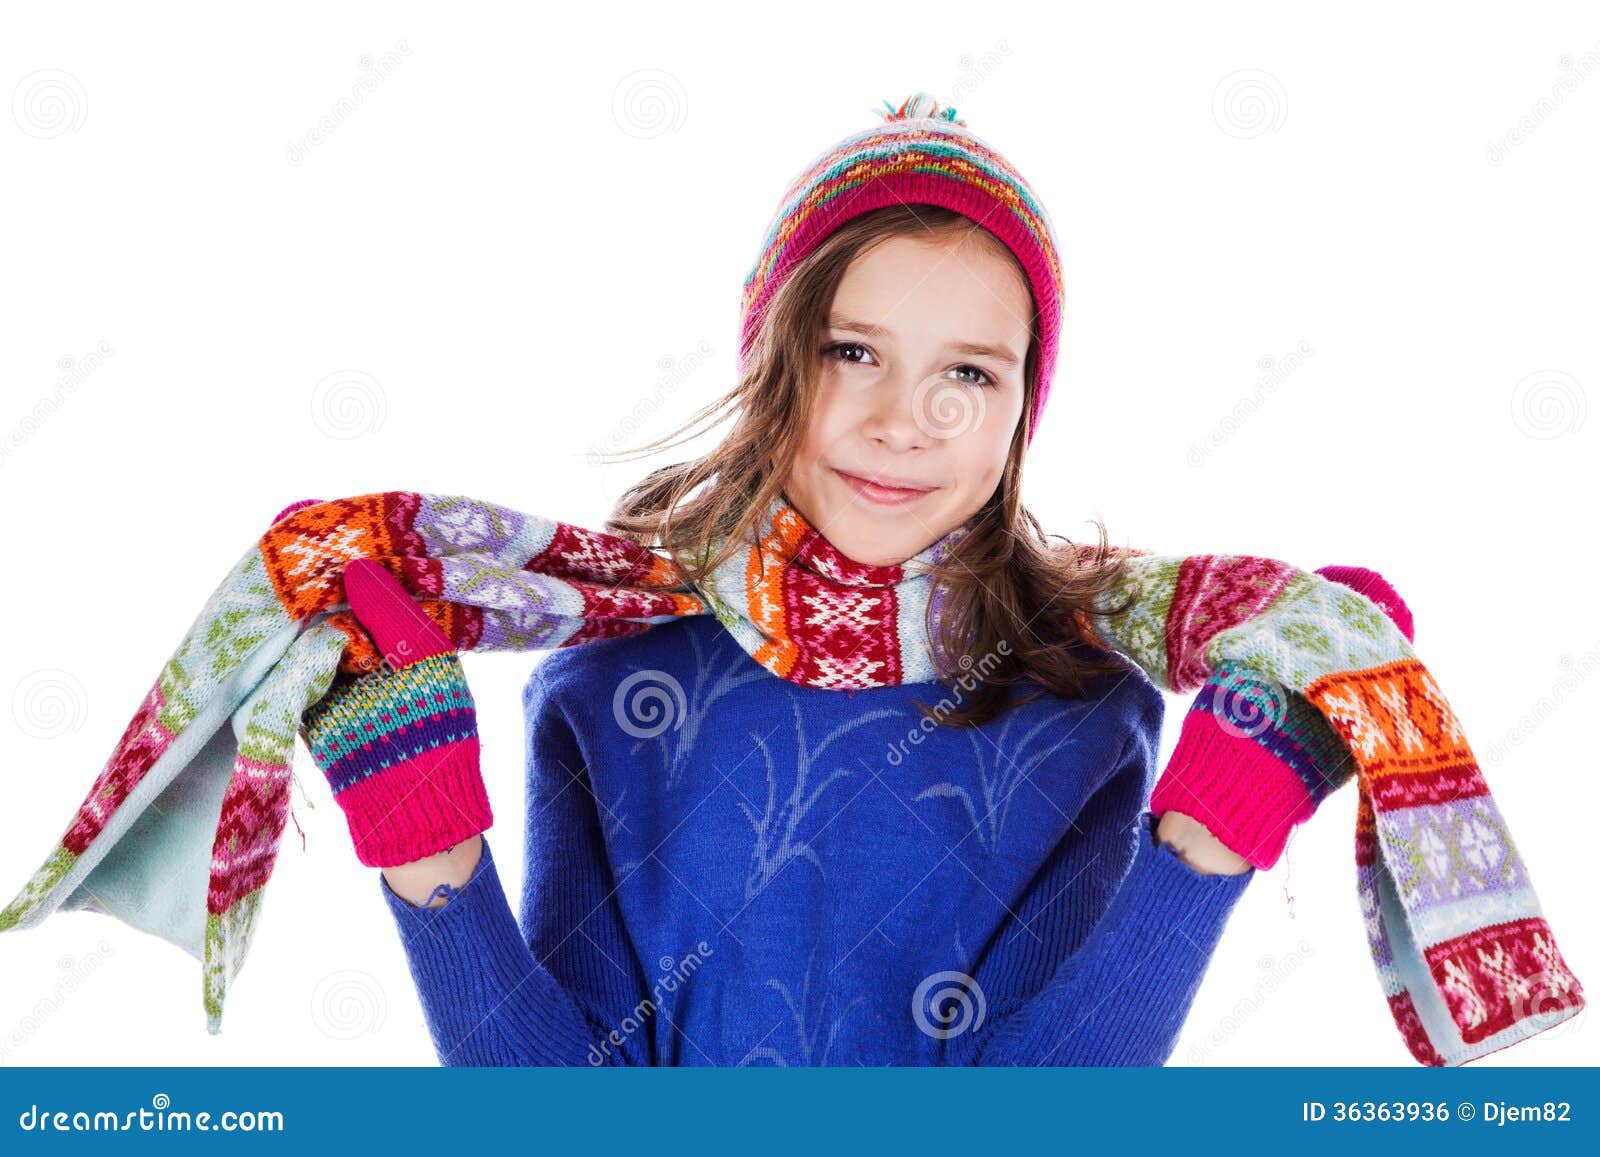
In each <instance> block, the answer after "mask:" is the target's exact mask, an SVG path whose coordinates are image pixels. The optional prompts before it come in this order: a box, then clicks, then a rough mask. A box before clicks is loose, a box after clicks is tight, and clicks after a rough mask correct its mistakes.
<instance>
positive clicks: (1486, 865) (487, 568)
mask: <svg viewBox="0 0 1600 1157" xmlns="http://www.w3.org/2000/svg"><path fill="white" fill-rule="evenodd" d="M965 531H966V528H964V527H963V528H958V529H956V530H954V531H951V532H950V533H948V534H947V535H945V536H944V537H943V538H941V539H940V540H939V541H938V542H936V543H934V544H933V545H931V546H929V547H928V548H927V549H926V550H924V551H922V552H921V553H919V554H918V555H917V556H915V557H914V558H912V559H908V560H907V561H906V562H905V563H904V564H902V565H900V566H875V565H864V564H860V563H857V562H854V561H852V560H851V559H849V558H847V557H845V556H844V555H843V554H841V553H840V552H839V551H838V550H837V549H835V548H834V547H833V546H832V545H831V544H829V543H828V541H827V539H825V538H824V537H823V536H822V535H821V534H820V533H819V532H818V531H817V530H816V529H815V528H814V527H812V526H810V525H808V523H807V522H806V520H805V519H804V518H803V517H802V516H801V515H800V513H799V512H798V511H797V510H796V509H795V508H794V507H793V506H791V505H790V504H789V503H788V502H787V501H786V500H784V499H783V498H781V497H780V498H778V499H776V500H774V501H773V502H772V503H771V504H770V505H769V507H768V508H767V509H766V511H765V512H764V513H763V516H762V518H761V520H760V522H759V525H758V533H757V534H755V535H754V536H752V538H751V540H750V541H749V542H748V544H747V545H746V546H744V547H742V548H741V549H740V550H737V551H735V552H733V553H732V554H730V556H729V558H728V559H726V560H724V562H723V563H721V564H720V565H719V566H718V567H717V568H716V570H715V571H714V572H713V573H712V575H710V576H709V578H708V580H707V581H706V582H704V583H702V584H701V585H699V586H693V585H691V584H689V583H687V582H685V581H684V580H683V579H682V577H681V572H680V570H679V566H678V562H677V561H674V560H673V559H670V558H668V557H665V556H663V555H661V554H658V553H656V552H653V551H651V550H649V549H647V548H645V547H642V546H640V545H638V544H636V543H633V542H631V541H629V540H627V539H623V538H620V537H617V536H614V535H610V534H606V533H602V532H596V531H590V530H585V529H582V528H580V527H576V526H573V525H570V524H568V523H564V522H558V521H554V520H552V519H549V518H542V517H539V516H537V515H533V514H526V513H523V512H521V511H517V510H513V509H509V508H507V507H504V506H498V505H495V504H493V503H490V502H484V501H479V500H476V499H472V498H465V497H459V496H452V495H432V494H417V493H411V492H407V491H388V492H383V493H376V494H365V495H361V496H358V497H353V498H344V499H339V500H335V501H331V502H321V503H316V504H314V505H310V506H306V507H304V508H302V509H299V510H297V511H295V512H293V513H291V514H289V515H288V516H287V517H284V518H283V519H282V520H281V521H279V522H277V523H276V524H275V525H274V526H273V527H272V528H271V529H270V530H268V532H267V533H266V534H264V535H262V536H261V538H260V539H259V540H258V541H257V542H256V543H255V544H254V545H252V546H251V547H250V549H249V550H248V551H247V552H246V553H245V554H244V556H243V557H242V558H241V559H240V560H239V562H238V563H237V565H235V566H234V567H233V569H232V570H231V571H229V573H228V574H227V576H226V577H225V578H224V579H223V580H222V582H221V584H220V585H218V586H217V588H216V590H215V591H213V592H212V595H211V597H210V599H209V600H208V601H207V602H206V604H205V606H204V608H203V609H202V610H201V611H200V613H199V616H198V617H197V618H196V619H195V621H194V624H193V625H192V626H191V627H190V629H189V631H188V633H187V634H186V635H185V636H184V639H183V641H182V642H181V643H180V644H179V646H178V648H177V650H176V651H174V652H173V654H172V656H171V657H170V658H169V659H168V660H167V662H166V664H165V666H163V667H162V669H161V672H160V674H159V676H158V677H157V678H156V680H155V682H154V683H153V684H152V685H151V687H150V689H149V691H148V692H147V693H146V694H145V696H144V699H143V702H142V703H141V704H140V706H139V708H138V710H137V711H136V712H135V714H134V716H133V718H132V719H131V720H130V721H129V723H128V725H127V728H126V729H125V730H124V732H123V734H122V737H121V739H120V740H119V741H118V743H117V745H116V747H115V749H114V750H113V751H112V753H111V756H110V758H109V760H108V761H107V763H106V764H105V767H104V769H103V770H102V771H101V772H100V774H99V776H98V777H97V778H96V779H95V781H94V784H93V786H92V787H91V788H90V790H89V793H88V795H87V796H86V797H85V799H84V801H83V803H82V805H81V806H80V807H79V809H78V811H77V814H76V815H75V816H74V817H73V819H72V822H71V824H70V825H69V826H68V827H67V829H66V833H65V834H64V835H63V836H62V837H61V839H60V840H59V842H58V843H57V844H56V846H55V847H54V848H53V849H52V851H51V852H50V854H49V856H48V858H47V859H46V860H45V862H44V863H43V865H42V866H41V867H40V868H39V869H38V871H37V872H35V873H34V875H33V877H32V878H31V879H30V880H29V881H28V882H27V884H26V886H25V887H24V888H23V889H22V890H21V892H20V893H19V894H18V895H17V896H16V898H15V899H14V900H13V901H12V902H11V903H10V904H9V905H8V906H7V907H6V908H5V909H4V911H0V930H5V929H10V928H25V927H29V926H32V925H34V924H37V923H39V922H40V921H41V920H43V919H44V918H45V917H46V916H47V915H49V914H50V913H52V912H54V911H56V910H58V909H87V910H92V911H98V912H103V913H106V914H109V915H112V916H114V917H116V918H118V919H120V920H123V921H124V922H126V923H128V924H131V925H133V926H135V927H138V928H141V929H143V930H145V931H148V932H151V933H152V934H154V935H157V936H160V937H162V938H163V939H166V940H168V941H170V942H171V943H173V944H176V945H178V946H179V947H181V948H183V949H185V950H187V951H188V952H190V953H191V954H192V955H194V956H195V957H196V958H197V959H199V960H200V961H201V962H202V964H203V977H204V980H203V984H204V1003H205V1009H206V1013H207V1027H208V1029H209V1030H210V1031H212V1032H217V1031H220V1027H221V1017H222V1010H223V1005H224V1001H225V998H226V996H227V993H228V990H229V987H230V985H231V984H232V982H233V981H234V979H235V978H236V977H237V975H238V972H239V969H240V966H241V965H242V964H243V962H244V958H245V954H246V951H247V950H248V948H249V946H250V941H251V936H252V932H253V930H254V926H255V922H256V918H257V916H258V914H259V912H260V907H261V901H262V895H263V893H264V890H265V887H266V884H267V881H268V879H269V878H270V876H271V874H272V868H273V865H274V862H275V861H276V858H277V854H278V846H279V841H280V838H281V837H282V835H283V830H284V823H285V819H286V816H287V814H288V809H289V792H290V783H291V778H292V771H291V767H292V762H293V756H294V742H295V736H296V734H297V733H298V732H299V730H300V727H301V720H302V716H303V714H304V713H305V711H306V710H307V708H309V707H310V706H311V705H312V704H314V703H316V702H317V701H318V700H319V699H320V698H321V696H322V695H323V694H324V692H326V691H327V689H328V687H329V685H330V683H331V682H332V680H333V678H334V675H335V673H336V672H337V671H341V670H342V671H349V672H361V671H366V670H371V669H374V668H375V667H376V666H377V665H378V664H379V662H380V657H379V656H378V655H377V653H376V649H375V648H374V646H373V644H372V641H371V639H370V638H369V637H368V635H367V634H366V632H365V630H364V629H363V628H362V627H361V625H360V623H359V622H358V621H357V620H356V619H355V618H354V616H353V615H352V614H351V613H350V610H349V606H348V604H347V603H345V602H343V601H342V598H343V586H342V581H341V576H342V573H343V568H344V566H345V564H346V563H348V562H349V561H350V560H352V559H356V558H362V557H367V558H374V559H376V560H378V561H379V562H380V563H382V564H383V565H385V566H386V567H388V568H389V569H390V571H391V572H392V573H394V574H395V575H396V577H397V578H399V579H400V581H401V582H402V584H403V585H404V586H405V587H406V589H407V590H408V591H410V592H411V593H412V594H414V595H415V596H417V598H418V600H419V605H420V606H421V607H422V609H423V610H424V611H425V613H427V614H428V615H429V616H430V617H431V618H432V619H433V620H434V621H435V622H437V623H438V624H439V625H440V626H441V627H442V628H443V629H444V630H445V632H446V633H447V634H448V635H449V637H450V639H451V640H452V641H453V642H454V643H455V645H456V646H457V648H458V649H459V650H461V651H493V650H501V651H507V650H509V651H528V650H543V649H551V648H555V647H565V646H572V645H576V644H580V643H584V642H588V641H591V640H594V639H601V638H611V637H616V636H621V635H631V634H636V633H638V632H641V631H645V630H648V629H649V628H650V627H651V626H653V625H654V624H656V623H660V622H665V621H669V620H672V619H675V618H678V617H681V616H685V615H698V614H707V613H710V614H715V615H716V616H717V618H718V619H719V620H720V621H721V622H722V623H723V624H724V625H725V626H726V627H727V628H728V630H729V631H730V632H731V633H732V634H733V635H734V637H735V638H736V639H737V640H738V641H739V643H740V644H741V645H742V646H743V647H744V648H745V650H746V651H747V652H748V653H749V654H750V655H751V656H752V657H753V658H755V659H756V660H757V661H758V662H760V663H761V664H762V665H763V666H765V667H766V668H767V669H768V670H770V671H772V672H773V673H774V674H775V675H778V676H780V677H782V678H785V679H789V680H791V681H793V682H795V683H799V684H803V685H806V686H811V687H822V688H832V689H841V690H844V689H858V688H869V687H880V686H886V685H891V684H895V683H902V682H921V681H928V680H931V679H935V678H938V677H940V671H939V670H938V669H936V666H935V663H936V660H935V657H934V656H933V654H932V653H931V651H932V648H931V643H930V639H929V638H928V636H927V631H926V627H925V612H926V611H927V608H928V606H929V600H930V598H932V599H933V604H934V605H933V613H934V616H935V618H936V619H937V615H938V613H939V605H940V604H939V599H938V597H937V596H938V592H937V590H936V589H934V586H933V583H932V580H931V578H930V577H929V576H928V575H927V574H925V573H923V564H924V563H928V562H934V561H939V560H941V559H943V558H944V557H945V556H947V554H948V553H949V550H950V548H951V547H952V546H953V545H954V544H955V543H956V542H957V541H958V540H959V539H960V538H961V536H962V535H963V534H964V533H965ZM1121 553H1123V554H1125V555H1126V556H1127V561H1128V567H1127V572H1126V578H1125V581H1124V582H1123V583H1122V584H1121V585H1120V586H1119V587H1117V588H1116V589H1114V590H1113V591H1111V592H1109V593H1108V594H1107V595H1106V596H1105V597H1104V601H1103V602H1098V603H1097V604H1096V606H1095V608H1094V609H1093V610H1092V611H1089V612H1081V613H1080V616H1079V619H1078V626H1079V627H1080V628H1081V629H1083V630H1084V631H1085V633H1086V636H1087V637H1090V638H1094V639H1098V640H1099V642H1100V643H1101V644H1103V645H1104V646H1105V647H1107V648H1109V649H1111V650H1114V651H1117V652H1119V653H1121V654H1122V655H1124V656H1125V657H1126V658H1128V659H1129V660H1131V661H1132V662H1133V663H1134V664H1136V665H1137V666H1138V667H1139V668H1140V669H1142V670H1143V671H1144V673H1145V674H1146V675H1148V676H1149V677H1150V678H1151V680H1152V681H1153V682H1154V683H1155V684H1156V685H1157V686H1159V687H1162V688H1164V689H1166V690H1169V691H1172V692H1180V693H1181V692H1183V691H1186V690H1190V689H1193V688H1196V687H1198V686H1200V685H1202V684H1203V683H1204V681H1205V680H1206V678H1207V677H1208V676H1209V675H1210V673H1211V672H1212V671H1213V670H1215V669H1216V667H1217V666H1218V665H1219V664H1221V663H1225V662H1231V663H1236V664H1241V665H1243V666H1245V667H1247V668H1248V669H1250V670H1251V671H1253V672H1254V673H1256V674H1257V675H1259V676H1261V677H1263V678H1265V679H1269V680H1273V681H1275V682H1276V683H1278V684H1280V685H1281V686H1282V687H1284V688H1285V689H1287V690H1288V691H1289V692H1292V693H1295V694H1299V695H1303V696H1304V697H1305V698H1306V699H1307V700H1308V701H1309V702H1311V703H1312V704H1314V705H1315V706H1316V708H1317V709H1318V710H1319V711H1320V712H1321V713H1322V714H1323V715H1324V716H1325V717H1326V718H1327V720H1328V721H1329V722H1330V723H1331V724H1332V726H1333V728H1334V729H1335V731H1336V732H1337V734H1338V736H1339V737H1340V738H1341V740H1342V741H1343V742H1344V743H1345V744H1346V745H1347V746H1348V749H1349V753H1350V755H1351V756H1352V758H1353V760H1354V763H1355V766H1356V775H1355V776H1354V778H1355V780H1356V782H1357V784H1358V788H1359V792H1360V799H1359V806H1358V818H1357V826H1356V882H1357V889H1358V894H1359V900H1360V908H1361V912H1362V915H1363V917H1364V919H1365V925H1366V935H1367V940H1368V945H1369V948H1370V949H1371V954H1372V959H1373V962H1374V964H1375V966H1376V968H1377V972H1378V979H1379V983H1380V986H1381V988H1382V992H1383V995H1384V996H1385V998H1386V999H1387V1002H1388V1007H1389V1009H1390V1012H1391V1013H1392V1015H1393V1017H1394V1021H1395V1023H1396V1025H1397V1026H1398V1028H1399V1030H1400V1032H1401V1034H1402V1036H1403V1037H1404V1040H1405V1043H1406V1045H1407V1047H1408V1048H1409V1049H1410V1051H1411V1053H1412V1055H1413V1056H1414V1057H1415V1058H1416V1059H1417V1060H1418V1061H1419V1062H1421V1063H1424V1064H1430V1065H1459V1064H1461V1063H1462V1062H1464V1061H1468V1060H1472V1059H1475V1058H1477V1057H1480V1056H1483V1055H1484V1054H1486V1053H1489V1052H1492V1051H1495V1050H1496V1049H1500V1048H1504V1047H1506V1046H1507V1045H1510V1044H1514V1043H1516V1042H1517V1041H1519V1040H1522V1039H1524V1038H1526V1037H1528V1036H1531V1035H1533V1034H1534V1033H1536V1032H1539V1031H1541V1030H1543V1029H1546V1028H1549V1027H1551V1026H1553V1025H1554V1024H1556V1023H1559V1022H1560V1021H1563V1020H1566V1019H1568V1018H1569V1017H1571V1016H1574V1015H1576V1014H1577V1013H1578V1011H1579V1010H1580V1009H1581V1008H1582V1007H1583V1005H1584V1000H1583V996H1582V987H1581V986H1580V985H1579V983H1578V980H1577V978H1576V977H1575V976H1573V974H1572V972H1571V971H1570V970H1569V969H1568V968H1567V966H1566V964H1565V962H1564V961H1563V959H1562V956H1561V953H1560V952H1559V951H1558V950H1557V947H1556V943H1555V937H1554V935H1553V934H1552V932H1551V929H1550V926H1549V925H1548V924H1547V923H1546V921H1545V919H1544V917H1543V914H1542V912H1541V909H1540V905H1539V901H1538V898H1537V897H1536V895H1535V894H1534V890H1533V887H1532V884H1531V882H1530V880H1529V876H1528V871H1527V868H1526V866H1525V865H1524V864H1523V862H1522V858H1521V857H1520V856H1519V855H1518V852H1517V849H1516V847H1515V845H1514V844H1513V842H1512V839H1511V835H1510V833H1509V831H1508V830H1507V829H1506V825H1505V822H1504V820H1503V819H1502V818H1501V816H1500V813H1499V811H1498V809H1497V808H1496V807H1495V804H1494V801H1493V799H1492V798H1491V797H1490V795H1489V788H1488V785H1487V784H1486V783H1485V782H1484V780H1483V777H1482V775H1481V774H1480V771H1479V767H1478V764H1477V761H1476V760H1475V758H1474V756H1473V754H1472V751H1471V749H1470V748H1469V747H1468V745H1467V741H1466V737H1465V735H1464V734H1463V732H1462V728H1461V724H1460V722H1459V720H1458V719H1457V718H1456V716H1455V714H1454V712H1452V711H1451V709H1450V706H1449V704H1448V703H1447V702H1446V700H1445V697H1444V695H1443V693H1442V692H1441V691H1440V689H1439V687H1438V685H1437V684H1436V683H1435V682H1434V680H1433V678H1432V677H1431V676H1430V675H1429V673H1428V671H1427V669H1426V668H1425V667H1424V666H1423V665H1422V663H1421V662H1420V661H1419V660H1418V659H1417V657H1416V655H1415V653H1414V652H1413V651H1412V650H1411V647H1410V645H1409V643H1408V642H1407V641H1406V638H1405V636H1404V635H1403V634H1402V633H1401V632H1400V630H1399V629H1398V628H1396V627H1395V626H1394V624H1393V623H1392V622H1391V621H1390V620H1389V618H1388V617H1387V616H1386V615H1385V614H1384V613H1383V612H1382V611H1381V609H1380V608H1378V607H1377V605H1376V604H1375V603H1373V602H1372V601H1370V600H1369V599H1367V598H1366V597H1365V596H1363V595H1360V594H1358V593H1356V592H1355V591H1352V590H1351V589H1350V588H1348V587H1346V586H1344V585H1343V584H1340V583H1336V582H1333V581H1331V580H1329V579H1325V578H1323V577H1321V576H1319V575H1316V574H1312V573H1309V572H1306V571H1303V570H1300V569H1298V568H1296V567H1293V566H1290V565H1289V564H1287V563H1284V562H1280V561H1278V560H1275V559H1269V558H1258V557H1252V556H1241V555H1189V556H1164V555H1158V554H1153V553H1151V552H1148V551H1141V550H1124V551H1122V552H1121ZM1130 593H1131V594H1133V595H1135V596H1136V602H1135V604H1134V606H1133V608H1132V610H1131V611H1129V612H1127V613H1125V614H1116V615H1107V614H1103V613H1101V612H1102V611H1104V610H1105V609H1107V608H1110V607H1113V606H1117V605H1120V604H1121V602H1122V601H1123V600H1124V599H1125V598H1126V597H1127V596H1128V595H1129V594H1130ZM230 723H231V726H224V724H230Z"/></svg>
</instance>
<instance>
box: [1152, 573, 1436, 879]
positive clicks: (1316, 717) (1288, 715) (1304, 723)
mask: <svg viewBox="0 0 1600 1157" xmlns="http://www.w3.org/2000/svg"><path fill="white" fill-rule="evenodd" d="M1316 573H1318V574H1320V575H1322V576H1323V577H1325V578H1329V579H1332V580H1333V581H1335V582H1341V583H1343V584H1344V585H1345V586H1348V587H1350V588H1352V589H1353V590H1355V591H1357V592H1359V593H1360V594H1363V595H1365V596H1366V597H1367V598H1369V599H1371V600H1372V601H1373V602H1375V603H1377V604H1378V606H1379V607H1381V608H1382V609H1383V611H1384V612H1385V613H1386V614H1387V615H1388V616H1389V618H1390V619H1391V620H1393V621H1394V623H1395V625H1396V626H1398V627H1399V628H1400V630H1401V631H1402V632H1403V633H1404V634H1405V636H1406V638H1407V639H1408V640H1410V639H1412V637H1413V631H1414V627H1413V624H1412V618H1411V609H1410V608H1409V607H1408V606H1406V604H1405V602H1404V600H1402V599H1401V598H1400V595H1399V594H1398V592H1396V591H1395V589H1394V587H1392V586H1390V585H1389V583H1388V582H1387V581H1385V580H1384V578H1383V576H1382V575H1380V574H1378V573H1377V572H1376V571H1372V570H1367V569H1365V568H1363V567H1344V566H1328V567H1322V568H1321V569H1320V570H1318V571H1317V572H1316ZM1354 773H1355V765H1354V763H1353V762H1352V761H1351V759H1350V753H1349V750H1348V749H1347V748H1346V747H1345V745H1344V742H1343V741H1342V740H1341V739H1340V738H1339V736H1338V734H1337V733H1336V732H1335V731H1334V730H1333V727H1332V726H1331V725H1330V724H1329V723H1328V721H1327V719H1326V718H1325V717H1324V716H1323V714H1322V713H1321V712H1320V711H1318V710H1317V709H1316V708H1315V707H1313V706H1312V705H1311V704H1310V703H1309V702H1308V701H1307V700H1306V699H1305V697H1304V696H1302V695H1299V694H1297V693H1295V692H1293V691H1290V690H1288V689H1287V688H1285V687H1282V686H1280V685H1279V684H1277V683H1274V682H1271V681H1270V680H1263V679H1260V678H1258V677H1257V676H1256V675H1255V674H1254V673H1252V672H1251V671H1250V670H1248V669H1247V668H1244V667H1240V666H1238V665H1235V664H1228V663H1224V664H1221V665H1219V666H1218V668H1217V670H1216V671H1214V672H1213V673H1212V675H1211V677H1210V678H1209V679H1207V680H1206V682H1205V684H1204V685H1203V686H1202V687H1201V688H1200V690H1199V692H1198V693H1197V694H1196V695H1195V698H1194V702H1193V703H1191V704H1190V707H1189V711H1188V713H1187V714H1186V715H1185V716H1184V720H1183V729H1182V731H1180V732H1179V734H1178V744H1177V747H1176V748H1175V749H1174V750H1173V753H1172V758H1171V759H1170V760H1168V761H1167V766H1166V769H1165V770H1164V771H1163V772H1162V773H1161V778H1160V779H1159V780H1157V782H1156V787H1155V791H1154V793H1153V794H1152V795H1151V797H1150V811H1151V812H1153V813H1154V814H1155V815H1156V817H1157V818H1160V816H1161V815H1162V813H1164V812H1167V811H1178V812H1182V813H1183V814H1185V815H1187V816H1190V817H1192V818H1194V819H1196V820H1198V821H1200V823H1202V824H1204V825H1205V826H1206V828H1207V829H1208V830H1209V831H1210V832H1211V834H1212V835H1214V836H1215V837H1216V838H1217V839H1218V840H1219V841H1221V842H1222V843H1223V844H1224V845H1226V846H1227V847H1228V848H1230V849H1232V850H1233V851H1234V852H1235V853H1237V854H1238V855H1240V856H1243V857H1244V858H1245V859H1247V860H1249V861H1250V862H1251V863H1252V864H1254V865H1255V866H1256V867H1258V868H1270V867H1272V866H1273V865H1274V864H1275V863H1277V862H1278V858H1279V857H1280V856H1282V855H1283V849H1284V847H1285V846H1286V845H1287V844H1288V842H1289V833H1290V831H1291V830H1293V828H1294V827H1295V826H1296V825H1297V824H1301V823H1304V822H1305V821H1306V820H1308V819H1310V818H1311V816H1312V815H1313V814H1314V813H1315V812H1316V810H1317V806H1318V805H1319V804H1321V802H1322V801H1323V800H1324V799H1325V798H1327V796H1328V795H1329V794H1330V793H1331V792H1333V791H1334V790H1335V789H1337V788H1339V787H1341V786H1342V785H1343V784H1344V783H1345V782H1346V781H1347V780H1349V779H1350V778H1351V776H1352V775H1354Z"/></svg>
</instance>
